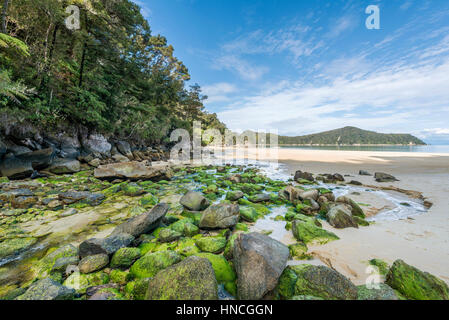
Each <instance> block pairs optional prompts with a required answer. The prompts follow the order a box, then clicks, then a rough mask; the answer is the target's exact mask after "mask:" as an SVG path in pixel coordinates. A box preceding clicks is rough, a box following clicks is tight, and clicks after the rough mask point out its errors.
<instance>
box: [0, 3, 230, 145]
mask: <svg viewBox="0 0 449 320" xmlns="http://www.w3.org/2000/svg"><path fill="white" fill-rule="evenodd" d="M72 4H75V5H76V6H78V7H79V8H80V29H79V30H70V29H69V28H67V26H66V24H65V19H66V18H67V17H68V16H69V15H70V12H69V13H66V8H67V6H69V5H72ZM2 6H3V7H2V9H1V11H0V14H1V28H0V32H1V33H0V50H1V51H0V69H1V70H0V110H1V115H2V116H3V117H2V121H3V125H6V124H5V122H10V121H11V119H14V121H21V122H27V123H32V124H34V125H37V126H39V127H40V128H43V129H44V130H52V129H54V128H55V127H60V126H61V124H65V125H73V126H75V125H81V126H83V127H86V128H88V129H89V130H95V131H98V132H101V133H108V134H111V135H114V136H116V137H118V138H124V139H134V140H137V141H146V142H152V143H160V142H163V141H164V140H165V141H166V139H167V137H168V133H169V132H170V131H171V130H172V129H174V128H186V129H191V126H192V120H201V121H202V122H203V126H205V127H215V128H220V129H223V128H224V125H223V124H222V123H220V122H219V121H218V119H217V117H216V115H215V114H209V113H207V112H205V111H204V104H203V101H204V100H205V99H206V98H207V97H205V96H203V95H202V94H201V89H200V87H199V86H198V85H192V86H189V85H188V82H187V81H188V80H189V79H190V76H189V72H188V69H187V67H186V66H185V65H184V64H183V63H182V62H181V61H179V60H178V59H177V58H176V57H175V55H174V48H173V47H172V46H171V45H169V44H168V42H167V39H166V38H164V37H163V36H161V35H153V34H152V33H151V28H150V26H149V23H148V22H147V21H146V20H145V19H144V17H143V16H142V14H141V13H140V8H139V7H138V6H137V5H136V4H134V3H132V2H131V1H129V0H83V1H79V0H77V1H63V0H14V1H12V0H2Z"/></svg>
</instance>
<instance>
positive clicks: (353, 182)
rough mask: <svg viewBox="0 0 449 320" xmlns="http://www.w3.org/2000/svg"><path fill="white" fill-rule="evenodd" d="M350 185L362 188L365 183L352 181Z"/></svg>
mask: <svg viewBox="0 0 449 320" xmlns="http://www.w3.org/2000/svg"><path fill="white" fill-rule="evenodd" d="M349 184H352V185H353V186H362V185H363V183H361V182H360V181H356V180H351V182H349Z"/></svg>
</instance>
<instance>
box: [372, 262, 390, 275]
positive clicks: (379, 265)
mask: <svg viewBox="0 0 449 320" xmlns="http://www.w3.org/2000/svg"><path fill="white" fill-rule="evenodd" d="M369 264H370V265H372V266H374V267H377V268H378V269H379V273H380V274H381V275H384V276H385V275H387V273H388V270H389V269H390V266H389V265H388V263H386V262H385V261H383V260H381V259H371V260H370V261H369Z"/></svg>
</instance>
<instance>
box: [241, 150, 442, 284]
mask: <svg viewBox="0 0 449 320" xmlns="http://www.w3.org/2000/svg"><path fill="white" fill-rule="evenodd" d="M254 156H255V154H254V153H253V152H251V151H249V153H248V158H250V159H254ZM269 158H270V157H265V158H264V157H261V158H260V159H259V160H273V158H271V159H269ZM278 159H279V162H280V163H283V164H285V165H286V166H287V168H288V171H289V173H290V174H294V172H295V171H296V170H302V171H308V172H312V173H314V174H318V173H340V174H342V175H351V176H352V177H346V179H347V180H357V181H360V182H362V183H363V184H366V185H374V186H394V187H398V188H402V189H407V190H415V191H419V192H422V193H423V196H424V197H425V198H426V199H427V200H429V201H431V202H432V203H433V206H432V207H431V208H430V209H429V211H428V213H426V214H423V215H420V216H416V217H413V219H404V220H397V221H378V222H376V223H375V224H373V225H370V226H369V227H360V228H359V229H353V228H348V229H343V230H338V229H334V228H332V227H331V226H330V225H328V224H327V223H324V228H325V229H328V230H331V231H332V232H334V233H335V234H337V235H338V236H339V237H340V239H341V240H338V241H334V242H331V243H328V244H326V245H322V246H315V247H310V251H311V252H313V253H314V255H315V256H316V257H317V258H319V259H320V260H321V261H322V262H323V263H325V264H327V265H329V266H332V267H333V268H335V269H336V270H337V271H339V272H341V273H343V274H344V275H346V276H347V277H349V278H350V279H351V280H352V281H354V283H356V284H364V283H365V281H366V279H367V277H368V276H369V274H367V261H368V260H370V259H373V258H379V259H383V260H385V261H386V262H388V263H392V262H394V261H395V260H396V259H402V260H404V261H405V262H406V263H409V264H411V265H413V266H416V267H417V268H419V269H421V270H423V271H427V272H430V273H432V274H434V275H435V276H437V277H439V278H441V279H442V280H444V281H446V282H447V283H449V154H426V153H392V152H363V151H321V150H300V149H279V151H278ZM361 169H362V170H367V171H368V172H370V173H372V174H374V172H378V171H381V172H385V173H390V174H392V175H394V176H395V177H396V178H398V179H399V180H400V181H398V182H394V183H377V182H375V180H374V178H373V177H369V176H359V175H358V172H359V170H361Z"/></svg>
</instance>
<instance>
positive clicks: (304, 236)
mask: <svg viewBox="0 0 449 320" xmlns="http://www.w3.org/2000/svg"><path fill="white" fill-rule="evenodd" d="M292 232H293V235H294V236H295V238H296V239H297V240H298V241H302V242H304V243H305V244H326V243H328V242H331V241H334V240H338V239H340V238H339V237H337V235H335V234H334V233H332V232H329V231H326V230H324V229H322V228H320V227H318V226H316V225H315V224H313V223H311V222H304V221H301V220H294V221H293V223H292Z"/></svg>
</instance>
